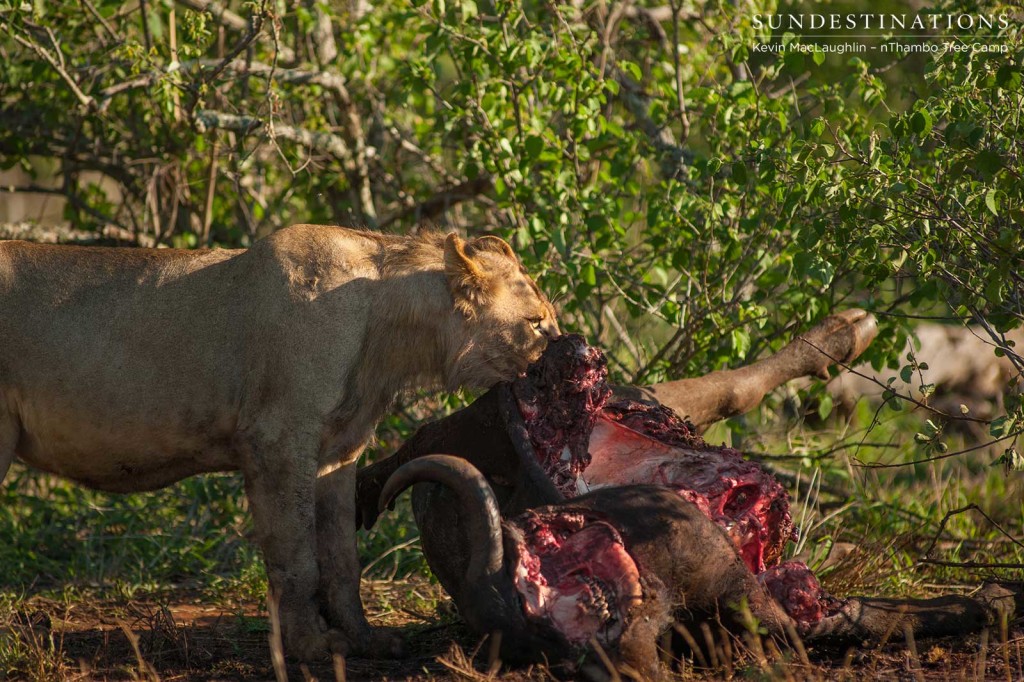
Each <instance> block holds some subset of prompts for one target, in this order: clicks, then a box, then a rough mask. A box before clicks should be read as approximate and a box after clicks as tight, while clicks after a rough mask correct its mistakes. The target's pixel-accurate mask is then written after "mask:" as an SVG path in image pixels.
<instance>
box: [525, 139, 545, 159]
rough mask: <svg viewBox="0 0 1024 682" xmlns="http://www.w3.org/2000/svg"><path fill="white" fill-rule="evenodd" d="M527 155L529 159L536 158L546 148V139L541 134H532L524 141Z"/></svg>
mask: <svg viewBox="0 0 1024 682" xmlns="http://www.w3.org/2000/svg"><path fill="white" fill-rule="evenodd" d="M523 147H524V149H525V150H526V156H527V158H529V159H536V158H537V157H538V156H540V153H541V152H542V151H543V150H544V140H543V138H541V137H540V136H539V135H530V136H529V137H527V138H526V141H525V142H524V143H523Z"/></svg>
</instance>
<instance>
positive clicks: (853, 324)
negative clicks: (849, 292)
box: [825, 308, 878, 364]
mask: <svg viewBox="0 0 1024 682" xmlns="http://www.w3.org/2000/svg"><path fill="white" fill-rule="evenodd" d="M830 317H832V318H835V320H836V323H838V324H841V325H844V326H848V327H849V332H850V335H851V336H852V339H851V341H850V347H849V350H848V352H847V354H846V356H845V357H844V358H843V363H844V364H849V363H851V362H853V361H854V360H856V359H857V358H858V357H859V356H860V354H861V353H863V352H864V351H865V350H867V347H868V346H870V345H871V342H872V341H874V340H875V337H876V336H878V320H877V319H875V316H874V315H872V314H871V313H869V312H868V311H866V310H861V309H860V308H851V309H850V310H844V311H843V312H841V313H836V314H835V315H831V316H830ZM825 322H826V323H827V322H828V319H826V320H825ZM837 331H839V330H837Z"/></svg>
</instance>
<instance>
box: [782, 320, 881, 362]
mask: <svg viewBox="0 0 1024 682" xmlns="http://www.w3.org/2000/svg"><path fill="white" fill-rule="evenodd" d="M877 335H878V321H877V320H876V319H875V316H874V315H872V314H871V313H869V312H867V311H866V310H861V309H860V308H852V309H850V310H844V311H842V312H841V313H836V314H834V315H829V316H828V317H826V318H825V319H824V320H822V322H821V324H819V325H818V326H816V327H815V328H814V329H812V330H810V331H809V332H807V333H806V334H803V335H801V336H800V337H799V338H800V339H802V340H803V341H804V342H806V343H805V344H804V345H805V348H806V345H807V344H809V345H810V346H812V347H813V348H810V349H807V350H812V351H813V350H814V349H818V350H820V351H822V352H824V353H825V355H827V356H828V357H825V358H822V357H821V355H820V354H819V353H813V355H814V359H813V360H812V361H811V365H810V366H809V367H808V371H807V374H812V375H814V376H817V377H819V378H821V379H828V378H829V375H828V368H829V366H830V365H832V364H833V362H834V361H838V362H841V363H842V364H844V365H848V364H850V363H851V362H853V361H854V360H856V359H857V357H858V356H860V354H861V353H863V352H864V350H865V349H866V348H867V347H868V346H869V345H871V342H872V341H874V340H875V337H876V336H877Z"/></svg>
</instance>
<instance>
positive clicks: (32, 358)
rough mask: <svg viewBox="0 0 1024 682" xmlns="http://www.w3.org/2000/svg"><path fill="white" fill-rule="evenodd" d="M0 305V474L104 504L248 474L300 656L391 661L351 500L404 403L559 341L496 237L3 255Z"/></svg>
mask: <svg viewBox="0 0 1024 682" xmlns="http://www.w3.org/2000/svg"><path fill="white" fill-rule="evenodd" d="M0 311H2V312H0V480H2V479H3V477H4V475H5V474H6V473H7V469H8V467H9V466H10V464H11V461H12V460H13V458H14V457H15V455H17V456H18V457H19V458H20V459H21V460H22V461H24V462H26V463H27V464H29V465H32V466H35V467H37V468H39V469H43V470H45V471H49V472H53V473H56V474H60V475H62V476H66V477H68V478H70V479H73V480H75V481H78V482H80V483H83V484H85V485H88V486H91V487H94V488H98V489H101V490H107V491H112V492H130V491H140V490H152V489H155V488H159V487H161V486H166V485H169V484H171V483H173V482H175V481H178V480H180V479H182V478H184V477H186V476H191V475H193V474H198V473H202V472H207V471H229V470H241V471H242V472H243V475H244V477H245V486H246V493H247V495H248V497H249V502H250V506H251V508H252V514H253V519H254V522H255V523H254V525H255V530H256V536H257V539H258V541H259V543H260V545H261V547H262V549H263V553H264V557H265V560H266V564H267V573H268V575H269V578H270V584H271V586H272V589H273V590H274V593H275V594H276V595H277V596H278V597H279V598H280V606H279V613H280V617H281V625H282V629H283V633H284V640H285V648H286V651H287V652H288V653H289V654H291V655H293V656H297V657H299V658H303V659H312V658H317V657H320V656H322V655H325V654H326V653H328V652H330V651H335V652H344V651H352V652H358V653H362V654H367V655H383V654H387V653H389V652H390V651H391V650H392V649H393V648H394V647H393V641H392V640H391V639H390V638H388V637H385V636H382V635H380V634H379V633H377V632H375V631H372V630H371V629H370V627H369V625H368V624H367V622H366V619H365V617H364V615H363V610H362V604H361V602H360V599H359V564H358V558H357V555H356V545H355V526H354V519H355V510H354V486H355V461H356V459H357V457H358V456H359V454H360V452H361V451H362V449H363V447H364V445H365V444H366V442H367V440H368V439H369V438H370V436H371V434H372V433H373V429H374V426H375V424H376V422H377V420H378V419H379V418H380V417H381V416H382V414H383V413H384V412H385V411H386V410H387V409H388V406H389V405H390V404H391V402H392V401H393V400H394V399H395V397H396V395H397V394H398V393H399V392H401V391H402V390H404V389H408V388H412V387H436V386H444V387H448V388H455V387H456V386H468V387H476V388H486V387H488V386H491V385H492V384H494V383H496V382H498V381H500V380H504V379H509V378H511V377H513V376H514V375H515V374H517V373H518V372H520V371H521V370H523V369H525V367H526V366H527V364H528V363H529V362H531V361H532V360H535V359H536V358H537V357H538V356H539V355H540V353H541V351H542V350H543V348H544V347H545V345H546V344H547V340H548V338H549V337H551V336H554V335H556V334H557V333H558V327H557V324H556V322H555V316H554V310H553V308H552V307H551V304H550V303H549V302H548V300H547V299H546V298H545V297H544V295H543V294H542V293H541V292H540V290H539V289H538V288H537V286H536V284H534V282H533V281H532V280H531V279H530V277H529V276H528V275H527V274H526V272H525V271H524V270H523V267H522V265H521V264H520V263H519V260H518V259H517V258H516V256H515V254H514V253H513V252H512V249H511V248H510V247H509V245H508V244H506V243H505V242H504V241H502V240H500V239H498V238H496V237H481V238H479V239H474V240H471V241H463V240H461V239H460V238H459V237H458V236H456V235H455V234H450V235H448V236H447V237H444V236H440V235H426V236H423V237H416V238H412V237H397V236H386V235H381V234H374V233H369V232H360V231H355V230H348V229H342V228H334V227H317V226H312V225H297V226H294V227H290V228H287V229H284V230H281V231H279V232H277V233H275V234H274V235H272V236H270V237H267V238H266V239H263V240H262V241H259V242H257V243H256V244H255V245H253V247H252V248H250V249H248V250H233V251H229V250H201V251H182V250H172V249H166V250H163V249H161V250H156V249H112V248H86V247H70V246H44V245H37V244H28V243H24V242H0ZM325 619H326V624H325Z"/></svg>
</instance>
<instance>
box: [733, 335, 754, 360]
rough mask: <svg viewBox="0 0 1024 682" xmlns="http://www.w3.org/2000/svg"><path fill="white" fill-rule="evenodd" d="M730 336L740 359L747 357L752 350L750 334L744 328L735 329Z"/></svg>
mask: <svg viewBox="0 0 1024 682" xmlns="http://www.w3.org/2000/svg"><path fill="white" fill-rule="evenodd" d="M729 336H730V341H731V342H732V350H733V352H734V353H735V354H736V357H737V358H739V359H740V360H742V359H743V358H745V357H747V353H748V352H749V351H750V335H749V334H747V332H745V331H743V330H742V329H733V330H732V333H731V334H730V335H729Z"/></svg>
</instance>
